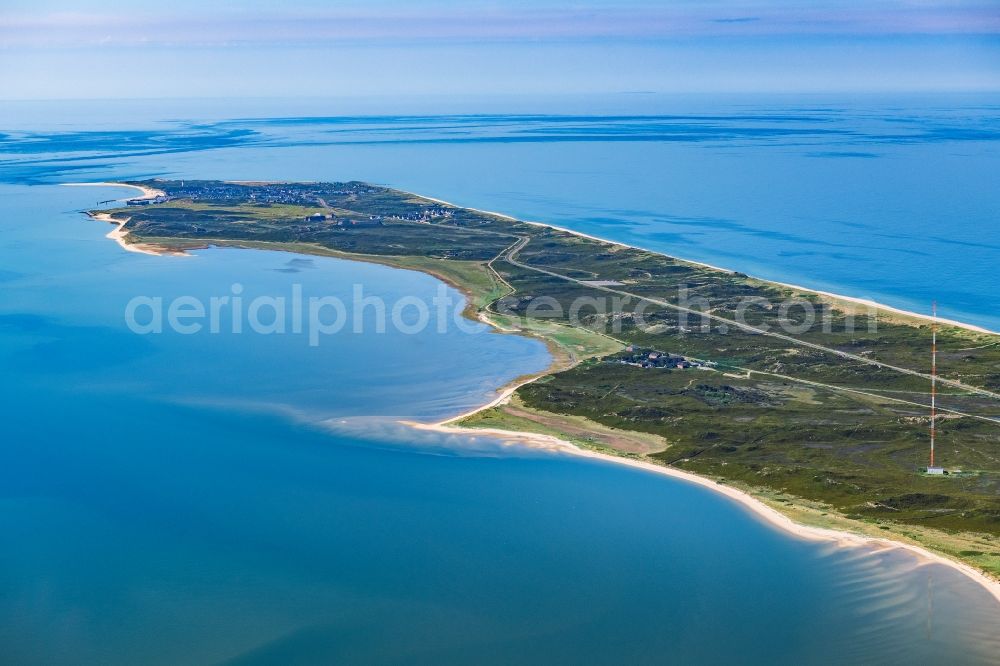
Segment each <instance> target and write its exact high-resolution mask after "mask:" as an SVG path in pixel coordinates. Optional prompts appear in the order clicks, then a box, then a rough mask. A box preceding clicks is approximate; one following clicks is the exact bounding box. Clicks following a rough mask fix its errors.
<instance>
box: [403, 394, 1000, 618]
mask: <svg viewBox="0 0 1000 666" xmlns="http://www.w3.org/2000/svg"><path fill="white" fill-rule="evenodd" d="M513 390H515V389H512V390H511V391H509V392H505V393H507V395H508V396H509V393H512V392H513ZM506 397H507V396H504V397H503V398H502V399H506ZM502 399H498V400H494V401H492V402H491V403H490V404H489V405H488V406H493V405H495V404H498V403H499V402H500V401H502ZM485 408H487V406H484V407H483V408H480V409H485ZM480 409H477V410H473V412H472V413H474V412H476V411H480ZM466 415H467V414H463V415H462V416H461V417H454V418H448V419H445V420H444V421H439V422H437V423H418V422H414V421H403V422H402V423H403V424H404V425H407V426H410V427H411V428H413V429H415V430H423V431H429V432H438V433H442V434H449V435H466V436H470V435H471V436H484V435H485V436H494V437H497V438H500V439H502V440H508V441H510V442H511V443H513V444H520V445H523V446H529V447H532V448H536V449H546V450H549V451H553V452H558V453H565V454H568V455H573V456H578V457H581V458H587V459H591V460H599V461H603V462H606V463H611V464H616V465H625V466H627V467H631V468H633V469H639V470H643V471H645V472H650V473H653V474H660V475H662V476H667V477H670V478H673V479H678V480H680V481H684V482H687V483H692V484H695V485H698V486H701V487H702V488H706V489H708V490H711V491H713V492H716V493H719V494H721V495H723V496H725V497H728V498H729V499H730V500H733V501H735V502H737V503H739V504H740V505H742V506H743V507H744V508H746V509H748V510H749V511H750V512H751V513H752V514H754V516H756V517H757V518H759V519H761V520H763V521H764V522H766V523H768V524H769V525H771V526H772V527H775V528H777V529H779V530H781V531H783V532H785V533H787V534H789V535H791V536H794V537H796V538H800V539H805V540H808V541H824V542H833V543H834V544H835V545H837V546H838V547H843V548H877V549H891V548H902V549H903V550H906V551H908V552H910V553H913V554H914V555H916V556H917V557H918V558H919V561H920V563H921V564H940V565H944V566H947V567H950V568H951V569H953V570H955V571H958V572H960V573H962V574H963V575H965V576H966V577H967V578H969V579H971V580H972V581H973V582H975V583H978V584H979V585H980V586H981V587H983V588H984V589H985V590H986V591H987V592H988V593H989V594H990V595H991V596H992V597H993V598H994V599H995V600H996V601H997V603H1000V581H998V580H996V579H994V578H993V577H991V576H989V575H987V574H985V573H983V572H982V571H980V570H978V569H976V568H975V567H972V566H970V565H968V564H965V563H964V562H959V561H957V560H953V559H951V558H950V557H946V556H945V555H941V554H939V553H935V552H933V551H931V550H928V549H926V548H923V547H921V546H917V545H915V544H911V543H906V542H903V541H897V540H895V539H889V538H877V537H871V536H866V535H864V534H857V533H854V532H847V531H843V530H834V529H829V528H824V527H814V526H811V525H803V524H802V523H798V522H795V521H794V520H792V519H791V518H789V517H788V516H786V515H785V514H783V513H781V512H780V511H778V510H777V509H774V508H773V507H771V506H768V505H767V504H765V503H764V502H762V501H761V500H759V499H757V498H756V497H754V496H753V495H751V494H749V493H747V492H744V491H742V490H740V489H738V488H734V487H732V486H729V485H726V484H724V483H719V482H717V481H714V480H712V479H709V478H707V477H704V476H699V475H697V474H692V473H691V472H685V471H684V470H680V469H676V468H673V467H667V466H665V465H657V464H655V463H651V462H647V461H644V460H637V459H635V458H627V457H624V456H617V455H611V454H607V453H600V452H598V451H591V450H589V449H584V448H581V447H579V446H577V445H576V444H573V443H572V442H569V441H566V440H564V439H560V438H558V437H555V436H552V435H543V434H540V433H534V432H528V431H515V430H501V429H497V428H468V427H463V426H455V425H450V423H452V422H454V421H455V420H456V419H457V418H464V416H466Z"/></svg>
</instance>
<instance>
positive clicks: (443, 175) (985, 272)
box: [0, 95, 1000, 330]
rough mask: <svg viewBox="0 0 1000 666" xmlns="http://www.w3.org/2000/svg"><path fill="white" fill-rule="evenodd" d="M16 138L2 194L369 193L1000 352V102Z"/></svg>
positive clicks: (0, 123) (366, 116) (738, 105)
mask: <svg viewBox="0 0 1000 666" xmlns="http://www.w3.org/2000/svg"><path fill="white" fill-rule="evenodd" d="M0 127H2V128H8V129H7V130H6V136H3V137H0V180H3V181H14V182H58V181H65V180H86V179H90V180H93V179H95V178H96V179H101V178H105V177H107V176H109V175H123V176H125V175H127V176H139V175H147V176H160V175H162V176H171V177H174V176H176V177H182V178H183V177H191V178H194V177H201V178H228V179H238V180H247V179H278V180H280V179H301V180H338V179H340V180H350V179H362V180H369V181H372V182H378V183H384V184H388V185H392V186H396V187H400V188H402V189H407V190H411V191H417V192H421V193H427V194H429V195H431V196H435V197H438V198H443V199H447V200H450V201H454V202H456V203H460V204H464V205H468V206H472V207H477V208H486V209H490V210H497V211H502V212H506V213H508V214H511V215H515V216H518V217H523V218H526V219H531V220H540V221H545V222H550V223H556V224H559V225H563V226H567V227H570V228H573V229H577V230H580V231H585V232H588V233H591V234H596V235H599V236H603V237H608V238H611V239H614V240H619V241H622V242H626V243H630V244H636V245H640V246H643V247H647V248H650V249H654V250H659V251H662V252H666V253H668V254H673V255H676V256H680V257H684V258H690V259H695V260H699V261H705V262H708V263H712V264H717V265H721V266H725V267H729V268H732V269H734V270H741V271H743V272H747V273H750V274H753V275H758V276H761V277H765V278H769V279H776V280H780V281H784V282H791V283H795V284H802V285H806V286H810V287H813V288H818V289H825V290H829V291H834V292H837V293H843V294H847V295H850V296H860V297H867V298H873V299H875V300H878V301H880V302H885V303H888V304H890V305H894V306H897V307H904V308H907V309H911V310H916V311H920V312H927V311H929V310H930V304H931V302H932V301H933V300H937V302H938V304H939V308H940V310H941V312H942V315H943V316H947V317H951V318H957V319H960V320H964V321H968V322H970V323H975V324H979V325H982V326H986V327H989V328H992V329H994V330H1000V312H998V308H997V305H998V303H997V297H996V290H997V286H998V282H997V278H996V273H995V265H996V263H997V261H996V260H997V253H998V251H1000V224H998V219H1000V188H998V187H997V186H996V177H995V174H996V173H998V172H1000V98H998V97H997V96H996V95H950V96H949V95H944V96H932V97H926V96H924V97H921V96H897V97H891V98H881V97H872V96H868V97H856V98H839V97H822V96H819V97H805V98H802V97H797V98H782V97H770V98H754V97H736V98H729V99H716V98H711V97H697V96H695V97H671V96H659V95H621V96H612V97H604V98H597V99H575V98H544V99H531V98H528V99H504V98H499V99H494V100H435V99H428V100H416V99H389V98H386V99H377V100H367V101H353V102H347V101H342V100H321V99H317V100H294V101H275V100H270V101H263V100H262V101H256V102H253V101H244V102H235V103H234V102H232V101H226V102H213V101H194V102H192V101H179V100H175V101H154V102H150V101H145V102H143V101H135V102H119V103H106V102H80V103H76V104H72V105H66V104H55V103H51V104H49V103H38V102H23V103H11V104H9V105H7V107H6V108H5V109H3V110H0ZM2 131H4V130H3V129H0V132H2Z"/></svg>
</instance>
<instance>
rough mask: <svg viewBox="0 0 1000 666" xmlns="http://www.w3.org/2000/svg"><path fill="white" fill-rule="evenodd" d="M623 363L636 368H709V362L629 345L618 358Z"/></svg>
mask: <svg viewBox="0 0 1000 666" xmlns="http://www.w3.org/2000/svg"><path fill="white" fill-rule="evenodd" d="M618 362H619V363H622V364H623V365H631V366H635V367H637V368H677V369H681V370H684V369H687V368H709V367H711V365H712V364H711V363H702V362H701V361H692V360H690V359H687V358H685V357H683V356H680V355H678V354H669V353H667V352H661V351H657V350H655V349H641V348H638V347H634V346H632V345H629V346H628V347H626V348H625V353H624V355H623V356H621V357H620V358H619V359H618Z"/></svg>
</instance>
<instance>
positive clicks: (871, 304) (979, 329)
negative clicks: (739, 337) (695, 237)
mask: <svg viewBox="0 0 1000 666" xmlns="http://www.w3.org/2000/svg"><path fill="white" fill-rule="evenodd" d="M399 191H400V192H403V193H404V194H411V195H413V196H415V197H420V198H421V199H427V200H428V201H434V202H435V203H439V204H444V205H446V206H453V207H455V208H464V209H466V210H474V211H476V212H477V213H483V214H485V215H494V216H496V217H499V218H502V219H505V220H510V221H512V222H521V223H524V224H530V225H533V226H536V227H547V228H549V229H556V230H557V231H562V232H565V233H567V234H572V235H573V236H579V237H580V238H587V239H589V240H593V241H598V242H600V243H607V244H608V245H617V246H618V247H624V248H629V249H632V250H640V251H642V252H649V253H650V254H656V255H659V256H661V257H667V258H668V259H673V260H674V261H680V262H682V263H685V264H691V265H694V266H701V267H703V268H709V269H711V270H715V271H721V272H723V273H741V272H742V271H736V270H733V269H731V268H723V267H722V266H715V265H713V264H708V263H705V262H703V261H696V260H694V259H685V258H683V257H677V256H674V255H672V254H666V253H665V252H661V251H660V250H651V249H649V248H646V247H642V246H640V245H630V244H628V243H622V242H620V241H616V240H611V239H609V238H601V237H600V236H594V235H592V234H588V233H585V232H583V231H575V230H573V229H567V228H566V227H560V226H558V225H555V224H549V223H548V222H531V221H528V220H521V219H518V218H516V217H512V216H510V215H505V214H504V213H497V212H496V211H492V210H484V209H482V208H472V207H470V206H461V205H459V204H456V203H452V202H450V201H445V200H444V199H437V198H434V197H429V196H425V195H423V194H420V193H418V192H410V191H408V190H399ZM743 274H744V275H746V276H747V277H748V278H749V279H751V280H756V281H758V282H764V283H767V284H772V285H777V286H779V287H785V288H787V289H794V290H795V291H800V292H804V293H809V294H816V295H817V296H823V297H825V298H831V299H836V300H840V301H845V302H848V303H854V304H856V305H864V306H865V307H868V308H872V309H876V310H885V311H886V312H891V313H893V314H897V315H900V316H903V317H909V318H913V319H919V320H921V321H925V322H927V323H931V322H934V321H935V318H934V317H933V316H931V315H926V314H921V313H919V312H913V311H912V310H904V309H903V308H897V307H895V306H893V305H886V304H884V303H879V302H878V301H875V300H872V299H869V298H864V297H861V296H846V295H844V294H837V293H834V292H832V291H823V290H821V289H814V288H812V287H803V286H801V285H797V284H791V283H789V282H779V281H778V280H772V279H769V278H762V277H757V276H754V275H749V274H747V273H743ZM936 321H937V323H938V324H939V325H945V326H954V327H956V328H962V329H965V330H968V331H972V332H973V333H985V334H988V335H1000V331H993V330H990V329H988V328H985V327H983V326H979V325H977V324H969V323H966V322H963V321H959V320H957V319H944V318H942V317H938V318H937V320H936Z"/></svg>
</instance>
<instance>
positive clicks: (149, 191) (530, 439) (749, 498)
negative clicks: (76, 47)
mask: <svg viewBox="0 0 1000 666" xmlns="http://www.w3.org/2000/svg"><path fill="white" fill-rule="evenodd" d="M72 185H95V186H97V185H100V186H120V187H131V188H134V189H138V190H140V191H142V192H143V195H144V196H143V198H151V197H155V196H158V195H159V194H160V191H159V190H155V189H154V188H147V187H141V186H138V185H129V184H125V183H107V182H104V183H73V184H72ZM404 193H405V194H409V195H412V196H415V197H420V198H422V199H425V200H428V201H434V202H438V203H441V204H444V205H449V206H456V204H453V203H450V202H447V201H444V200H441V199H436V198H433V197H426V196H424V195H421V194H417V193H413V192H404ZM456 207H459V208H466V207H462V206H456ZM469 210H476V211H478V212H481V213H484V214H488V215H494V216H497V217H500V218H503V219H508V220H514V221H517V222H523V223H526V224H531V225H534V226H540V227H547V228H551V229H557V230H560V231H563V232H565V233H568V234H572V235H575V236H579V237H583V238H588V239H591V240H595V241H599V242H602V243H608V244H610V245H615V246H619V247H630V248H634V249H638V250H642V251H645V252H650V253H652V254H657V255H660V256H665V257H669V258H671V259H674V260H676V261H681V262H684V263H688V264H692V265H697V266H702V267H706V268H710V269H713V270H717V271H723V272H727V273H732V272H734V271H731V270H729V269H725V268H720V267H717V266H712V265H710V264H705V263H702V262H697V261H690V260H686V259H680V258H677V257H672V256H670V255H666V254H664V253H662V252H658V251H654V250H648V249H645V248H641V247H638V246H631V245H627V244H625V243H620V242H617V241H611V240H608V239H604V238H599V237H596V236H592V235H590V234H586V233H582V232H577V231H573V230H571V229H565V228H563V227H558V226H555V225H551V224H545V223H541V222H526V221H523V220H517V219H516V218H513V217H511V216H509V215H504V214H501V213H495V212H491V211H485V210H481V209H473V208H469ZM88 214H89V215H90V216H91V217H92V218H94V219H98V220H102V221H107V222H111V223H114V224H117V225H118V228H116V229H115V230H114V231H112V232H111V233H109V234H108V235H107V237H108V238H112V239H114V240H116V242H118V243H119V245H120V246H121V247H123V248H124V249H126V250H128V251H132V252H139V253H143V254H153V255H159V256H162V255H170V256H191V255H190V254H189V253H187V252H184V251H176V250H169V249H164V248H161V247H159V246H155V245H154V246H149V247H146V246H145V245H144V244H142V243H128V242H126V240H125V236H126V235H127V233H128V232H127V231H122V227H123V226H124V224H125V223H126V222H127V221H128V220H127V219H126V220H125V221H120V220H115V219H113V218H111V217H110V215H107V214H103V213H93V214H90V213H88ZM335 258H344V259H348V260H354V261H364V258H362V257H357V258H355V257H352V256H350V255H349V254H347V253H345V254H344V255H343V256H337V257H335ZM378 263H384V264H386V265H389V266H390V267H396V268H401V269H405V270H421V268H418V267H404V266H393V264H392V263H391V262H388V261H385V262H378ZM423 272H426V273H430V274H432V275H434V273H433V272H431V271H429V270H423ZM435 277H437V278H438V279H441V280H443V281H445V282H449V283H451V282H452V280H451V279H446V278H445V277H442V276H441V275H435ZM755 279H757V278H755ZM759 281H761V282H764V283H767V284H772V285H778V286H784V287H786V288H791V289H796V290H799V291H803V292H808V293H813V294H817V295H820V296H824V297H827V298H834V299H839V300H843V301H848V302H854V303H858V304H863V305H866V306H868V307H874V308H878V309H881V310H885V311H887V312H895V313H897V314H901V315H904V316H907V317H911V318H914V319H918V320H922V321H931V320H932V318H931V317H929V316H926V315H921V314H918V313H913V312H909V311H906V310H901V309H899V308H893V307H891V306H885V305H881V304H878V303H875V302H874V301H870V300H866V299H859V298H855V297H849V296H842V295H838V294H832V293H830V292H823V291H818V290H814V289H809V288H804V287H798V286H796V285H789V284H785V283H780V282H775V281H772V280H763V279H759ZM455 286H458V287H459V289H462V287H461V285H455ZM462 291H463V292H465V293H466V295H467V296H468V295H469V292H468V291H467V290H465V289H462ZM470 318H471V317H470ZM476 318H477V319H479V320H480V321H482V322H483V323H486V324H489V325H490V326H492V327H493V328H494V329H496V330H497V331H498V332H505V333H517V334H521V335H527V336H531V335H532V334H531V333H530V332H528V331H522V330H508V329H505V328H504V327H503V326H502V325H500V324H499V323H498V322H493V321H492V320H490V318H489V317H484V316H481V315H480V316H478V317H476ZM938 322H939V323H943V324H950V325H954V326H957V327H960V328H963V329H967V330H970V331H973V332H977V333H993V332H992V331H989V330H987V329H984V328H982V327H978V326H975V325H972V324H965V323H962V322H952V321H949V320H943V319H938ZM559 361H560V360H559V359H558V358H555V357H553V360H552V363H551V364H550V366H549V367H548V368H546V370H544V371H543V372H541V373H539V374H536V375H533V376H529V377H520V378H517V379H515V380H513V381H512V382H510V383H508V384H507V385H506V386H504V387H500V388H498V389H497V392H498V395H497V397H496V398H494V399H492V400H491V401H489V402H488V403H486V404H484V405H481V406H479V407H476V408H474V409H471V410H469V411H467V412H465V413H462V414H459V415H456V416H453V417H449V418H447V419H445V420H442V421H440V422H437V423H432V424H427V423H417V422H412V421H404V422H403V423H404V424H405V425H407V426H410V427H413V428H414V429H418V430H427V431H434V432H440V433H446V434H461V435H473V436H482V435H487V436H491V435H492V436H495V437H498V438H501V439H506V440H508V441H512V442H514V443H518V444H521V445H528V446H533V447H535V448H545V449H548V450H551V451H553V452H561V453H566V454H571V455H577V456H581V457H584V458H590V459H595V460H601V461H604V462H607V463H614V464H623V465H628V466H630V467H633V468H636V469H641V470H644V471H647V472H651V473H656V474H661V475H665V476H669V477H673V478H676V479H679V480H683V481H687V482H689V483H694V484H697V485H700V486H702V487H704V488H707V489H709V490H714V491H715V492H719V493H721V494H723V495H725V496H727V497H729V498H730V499H731V500H733V501H736V502H739V503H740V504H741V505H743V506H744V507H746V508H747V509H748V510H750V511H751V512H752V513H753V514H754V515H755V516H757V517H758V518H760V519H762V520H764V521H765V522H767V523H769V524H770V525H772V526H774V527H776V528H777V529H781V530H783V531H785V532H786V533H788V534H791V535H793V536H795V537H798V538H804V539H809V540H814V541H816V540H821V541H831V542H834V543H835V544H836V545H838V546H842V547H875V548H884V549H887V548H903V549H905V550H907V551H909V552H912V553H914V554H915V555H917V556H918V557H919V560H920V561H921V562H922V563H937V564H943V565H945V566H949V567H951V568H952V569H954V570H956V571H959V572H961V573H962V574H964V575H965V576H967V577H968V578H970V579H972V580H973V581H974V582H976V583H978V584H980V586H982V587H983V588H984V589H985V590H986V591H987V592H988V593H989V594H990V595H991V596H993V597H994V599H995V600H996V601H997V602H998V603H1000V581H998V580H997V579H995V578H993V577H991V576H990V575H988V574H986V573H984V572H982V571H980V570H978V569H976V568H975V567H973V566H971V565H968V564H965V563H964V562H961V561H958V560H955V559H952V558H951V557H948V556H946V555H943V554H939V553H935V552H933V551H931V550H928V549H926V548H923V547H921V546H918V545H915V544H912V543H907V542H904V541H898V540H895V539H892V538H881V537H872V536H867V535H864V534H860V533H855V532H850V531H845V530H836V529H829V528H822V527H815V526H810V525H805V524H802V523H798V522H796V521H795V520H793V519H792V518H791V517H789V516H787V515H785V514H783V513H781V512H780V511H778V510H777V509H775V508H773V507H771V506H769V505H768V504H766V503H764V502H763V501H761V500H760V499H758V498H756V497H754V496H753V495H752V494H750V493H748V492H745V491H743V490H740V489H738V488H735V487H732V486H729V485H726V484H723V483H719V482H716V481H714V480H712V479H711V478H708V477H703V476H699V475H697V474H693V473H690V472H686V471H683V470H679V469H676V468H671V467H667V466H663V465H657V464H655V463H652V462H648V461H643V460H637V459H635V458H629V457H625V456H619V455H611V454H606V453H600V452H596V451H592V450H589V449H584V448H581V447H579V446H577V445H576V444H574V443H572V442H570V441H567V440H565V439H561V438H559V437H555V436H552V435H545V434H539V433H533V432H528V431H517V430H505V429H496V428H471V427H463V426H458V425H454V424H455V422H456V421H460V420H462V419H464V418H467V417H469V416H471V415H473V414H476V413H478V412H481V411H483V410H486V409H489V408H492V407H495V406H498V405H501V404H503V403H505V402H506V401H507V400H509V399H510V397H511V396H512V395H513V394H514V392H515V391H516V390H517V389H519V388H520V387H522V386H524V385H526V384H528V383H531V382H533V381H536V380H537V379H538V378H540V377H543V376H545V375H547V374H550V373H551V372H554V371H557V370H556V368H558V367H559ZM560 369H561V368H560Z"/></svg>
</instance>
